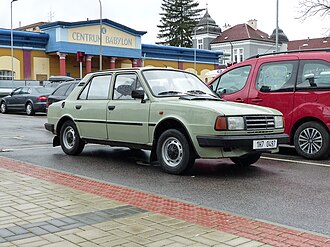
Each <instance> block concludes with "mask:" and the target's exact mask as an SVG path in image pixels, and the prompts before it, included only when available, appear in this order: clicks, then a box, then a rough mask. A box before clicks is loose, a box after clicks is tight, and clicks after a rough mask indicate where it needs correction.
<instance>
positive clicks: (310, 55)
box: [246, 48, 330, 60]
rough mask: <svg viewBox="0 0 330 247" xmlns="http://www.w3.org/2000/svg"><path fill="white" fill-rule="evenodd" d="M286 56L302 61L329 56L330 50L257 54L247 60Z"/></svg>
mask: <svg viewBox="0 0 330 247" xmlns="http://www.w3.org/2000/svg"><path fill="white" fill-rule="evenodd" d="M286 55H295V56H297V57H298V58H300V59H303V58H307V59H308V58H315V57H323V56H329V55H330V48H327V49H304V50H291V51H282V52H273V53H265V54H257V55H255V56H252V57H249V58H247V59H246V60H250V59H262V58H269V57H282V56H286Z"/></svg>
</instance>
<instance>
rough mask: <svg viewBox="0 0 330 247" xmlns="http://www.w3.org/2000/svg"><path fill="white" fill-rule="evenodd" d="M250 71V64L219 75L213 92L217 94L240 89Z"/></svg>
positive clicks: (229, 92) (234, 91)
mask: <svg viewBox="0 0 330 247" xmlns="http://www.w3.org/2000/svg"><path fill="white" fill-rule="evenodd" d="M250 71H251V66H250V65H248V66H243V67H239V68H235V69H232V70H230V71H228V72H227V73H225V74H223V75H222V76H221V77H220V79H219V82H218V86H217V88H216V90H215V92H216V93H217V94H231V93H236V92H238V91H240V90H241V89H242V88H243V87H244V86H245V84H246V82H247V79H248V77H249V74H250Z"/></svg>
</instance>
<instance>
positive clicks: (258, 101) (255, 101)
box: [251, 98, 262, 103]
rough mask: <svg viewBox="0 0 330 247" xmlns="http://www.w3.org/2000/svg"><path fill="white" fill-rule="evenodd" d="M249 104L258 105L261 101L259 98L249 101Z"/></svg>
mask: <svg viewBox="0 0 330 247" xmlns="http://www.w3.org/2000/svg"><path fill="white" fill-rule="evenodd" d="M251 102H253V103H260V102H262V99H260V98H255V99H251Z"/></svg>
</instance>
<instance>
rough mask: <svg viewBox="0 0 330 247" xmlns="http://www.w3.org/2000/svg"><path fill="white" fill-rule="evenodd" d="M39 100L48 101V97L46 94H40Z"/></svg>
mask: <svg viewBox="0 0 330 247" xmlns="http://www.w3.org/2000/svg"><path fill="white" fill-rule="evenodd" d="M37 101H47V97H46V96H39V97H38V98H37Z"/></svg>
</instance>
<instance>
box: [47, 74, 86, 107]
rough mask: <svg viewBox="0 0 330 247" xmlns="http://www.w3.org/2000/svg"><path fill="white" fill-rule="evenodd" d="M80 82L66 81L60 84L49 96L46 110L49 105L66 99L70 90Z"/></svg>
mask: <svg viewBox="0 0 330 247" xmlns="http://www.w3.org/2000/svg"><path fill="white" fill-rule="evenodd" d="M79 82H80V81H78V80H75V81H68V82H62V83H61V84H60V85H59V86H58V87H57V88H56V89H55V90H54V91H53V92H52V93H51V94H50V95H49V96H48V99H47V104H46V108H48V107H49V106H50V105H51V104H53V103H54V102H57V101H61V100H64V99H66V97H68V95H69V94H70V93H71V92H72V90H73V89H74V88H75V87H76V86H77V84H78V83H79Z"/></svg>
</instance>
